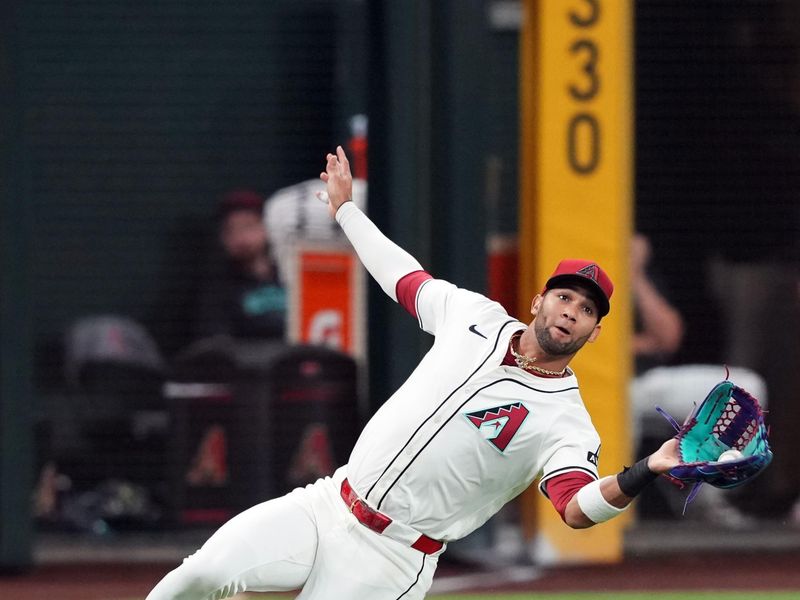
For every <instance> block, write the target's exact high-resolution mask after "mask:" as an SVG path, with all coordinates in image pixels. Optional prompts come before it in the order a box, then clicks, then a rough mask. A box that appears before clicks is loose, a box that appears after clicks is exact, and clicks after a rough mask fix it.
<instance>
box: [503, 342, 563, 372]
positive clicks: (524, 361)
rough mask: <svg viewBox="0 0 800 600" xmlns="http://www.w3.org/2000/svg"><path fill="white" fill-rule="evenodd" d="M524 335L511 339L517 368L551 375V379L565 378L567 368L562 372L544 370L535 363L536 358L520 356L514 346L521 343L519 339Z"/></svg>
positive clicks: (512, 352)
mask: <svg viewBox="0 0 800 600" xmlns="http://www.w3.org/2000/svg"><path fill="white" fill-rule="evenodd" d="M521 335H522V334H521V333H520V334H517V335H515V336H514V337H512V338H511V345H510V346H509V348H511V354H512V355H513V356H514V360H515V361H516V363H517V366H518V367H519V368H520V369H525V370H526V371H533V372H534V373H540V374H542V375H550V376H551V377H563V376H564V373H566V372H567V367H564V368H563V369H561V370H560V371H551V370H550V369H543V368H542V367H539V366H537V365H535V364H533V363H535V362H536V357H535V356H534V357H533V358H531V357H530V356H525V355H524V354H520V353H519V352H517V351H516V350H515V349H514V344H515V343H519V338H520V336H521Z"/></svg>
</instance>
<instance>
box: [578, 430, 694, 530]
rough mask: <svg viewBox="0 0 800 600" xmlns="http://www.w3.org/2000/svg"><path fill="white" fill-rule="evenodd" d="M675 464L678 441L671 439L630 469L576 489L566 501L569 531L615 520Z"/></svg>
mask: <svg viewBox="0 0 800 600" xmlns="http://www.w3.org/2000/svg"><path fill="white" fill-rule="evenodd" d="M678 462H679V460H678V440H676V439H675V438H672V439H669V440H667V441H666V442H664V443H663V444H662V445H661V447H660V448H659V449H658V450H657V451H656V452H654V453H653V454H651V455H650V456H648V457H647V458H643V459H642V460H640V461H639V462H637V463H636V464H635V465H633V466H632V467H631V468H629V469H625V470H624V471H622V472H621V473H618V474H617V475H615V476H610V477H604V478H602V479H599V480H597V481H592V482H591V483H588V484H586V485H584V486H583V487H581V488H580V489H579V490H577V491H576V492H575V493H574V495H573V496H572V498H570V500H569V502H567V505H566V508H565V510H564V515H563V517H564V521H565V522H566V523H567V525H569V526H570V527H572V528H575V529H585V528H587V527H592V526H593V525H597V524H598V523H602V522H604V521H608V520H609V519H612V518H614V517H616V516H617V515H619V514H620V513H621V512H623V511H624V510H625V509H626V508H627V507H628V505H630V503H631V502H633V499H634V498H635V497H636V496H637V495H639V493H640V492H641V491H642V490H643V489H644V488H645V487H647V486H648V485H649V484H650V483H651V482H652V481H654V480H655V479H656V478H657V477H658V476H659V475H661V474H662V473H666V472H668V471H669V470H670V469H672V468H673V467H675V466H676V465H677V464H678Z"/></svg>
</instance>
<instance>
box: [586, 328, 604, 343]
mask: <svg viewBox="0 0 800 600" xmlns="http://www.w3.org/2000/svg"><path fill="white" fill-rule="evenodd" d="M600 329H601V325H600V323H598V324H597V325H595V326H594V329H593V330H592V333H590V334H589V339H588V340H586V341H587V342H589V343H591V342H593V341H595V340H596V339H597V338H598V337H599V336H600Z"/></svg>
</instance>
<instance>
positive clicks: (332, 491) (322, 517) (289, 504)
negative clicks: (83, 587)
mask: <svg viewBox="0 0 800 600" xmlns="http://www.w3.org/2000/svg"><path fill="white" fill-rule="evenodd" d="M344 477H345V473H344V469H339V470H338V471H337V472H336V473H335V474H334V475H333V477H332V478H331V477H326V478H325V479H320V480H318V481H317V482H316V483H314V484H312V485H309V486H307V487H305V488H298V489H296V490H294V491H292V492H291V493H289V494H287V495H286V496H283V497H281V498H276V499H274V500H269V501H268V502H263V503H262V504H258V505H256V506H254V507H252V508H250V509H248V510H246V511H244V512H243V513H241V514H239V515H237V516H236V517H234V518H233V519H231V520H230V521H228V522H227V523H225V524H224V525H223V526H222V527H221V528H220V529H219V530H218V531H217V532H216V533H214V535H212V536H211V537H210V538H209V539H208V541H207V542H206V543H205V544H203V547H202V548H200V550H198V551H197V552H196V553H194V554H193V555H191V556H189V557H188V558H186V559H184V561H183V564H181V566H179V567H178V568H176V569H175V570H173V571H171V572H170V573H168V574H167V575H166V576H165V577H164V579H162V580H161V581H160V582H159V583H158V585H156V587H155V588H154V589H153V591H152V592H150V594H149V595H148V596H147V600H220V599H222V598H228V597H230V596H233V595H234V594H237V593H239V592H245V591H248V592H284V591H290V590H295V589H300V588H302V592H301V593H300V595H299V596H298V597H297V598H298V600H301V599H302V600H331V599H333V598H335V599H336V600H400V599H402V600H415V599H421V598H424V597H425V593H426V592H427V591H428V589H429V588H430V586H431V583H432V581H433V574H434V571H435V570H436V564H437V560H438V554H441V552H439V553H438V554H435V555H426V554H423V553H422V552H419V551H418V550H415V549H413V548H410V547H408V546H405V545H403V544H402V543H400V542H397V541H395V540H393V539H390V538H388V537H386V536H385V535H379V534H377V533H375V532H373V531H371V530H369V529H367V528H366V527H364V526H363V525H361V524H360V523H359V522H358V521H357V520H356V518H355V517H354V516H353V515H352V514H350V512H349V511H348V510H347V507H346V506H345V504H344V502H343V501H342V498H341V497H340V495H339V486H340V485H341V482H342V480H343V479H344Z"/></svg>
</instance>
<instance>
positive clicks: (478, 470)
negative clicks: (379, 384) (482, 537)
mask: <svg viewBox="0 0 800 600" xmlns="http://www.w3.org/2000/svg"><path fill="white" fill-rule="evenodd" d="M416 308H417V314H418V316H419V324H420V327H421V328H422V329H423V330H425V331H427V332H428V333H431V334H433V335H435V336H436V340H435V342H434V345H433V347H432V348H431V350H430V351H429V352H428V354H427V355H426V356H425V358H424V359H423V360H422V362H421V363H420V364H419V366H418V367H417V368H416V369H415V371H414V372H413V373H412V375H411V376H410V377H409V378H408V380H407V381H406V382H405V383H404V384H403V385H402V386H401V387H400V389H399V390H397V392H396V393H395V394H394V395H393V396H392V397H391V398H390V399H389V400H388V401H387V402H386V403H385V404H384V405H383V406H382V407H381V408H380V409H379V410H378V412H377V413H376V414H375V415H374V416H373V418H372V419H371V420H370V422H369V423H368V425H367V426H366V428H365V429H364V431H363V433H362V434H361V437H360V438H359V440H358V442H357V443H356V446H355V448H354V449H353V452H352V454H351V457H350V460H349V462H348V466H347V475H348V478H349V480H350V483H351V484H352V486H353V488H354V489H355V490H356V491H357V492H358V493H359V494H360V495H361V496H362V498H365V499H366V500H367V501H368V502H369V504H370V505H371V506H373V507H374V508H376V509H377V510H380V511H381V512H383V513H385V514H387V515H388V516H390V517H391V518H392V519H396V520H399V521H401V522H403V523H405V524H407V525H410V526H411V527H413V528H414V529H416V530H418V531H420V532H423V533H425V534H426V535H428V536H430V537H432V538H434V539H439V540H442V541H450V540H455V539H459V538H461V537H463V536H465V535H467V534H468V533H470V532H471V531H473V530H474V529H475V528H477V527H479V526H480V525H482V524H483V523H484V522H485V521H486V520H487V519H488V518H489V517H491V516H492V515H493V514H494V513H495V512H497V511H498V510H499V509H500V508H501V507H502V506H503V505H504V504H505V503H506V502H508V501H509V500H510V499H511V498H513V497H514V496H516V495H517V494H519V493H520V492H522V491H523V490H524V489H525V488H527V487H528V486H529V485H530V484H531V482H532V481H533V480H534V479H535V478H536V477H537V475H539V474H541V475H542V478H541V483H540V486H541V485H542V484H543V483H544V482H546V481H547V480H548V479H549V478H550V477H552V476H554V475H558V474H560V473H564V472H567V471H583V472H585V473H587V474H589V475H590V476H591V477H593V478H595V479H596V478H597V465H596V462H597V454H598V449H599V446H600V439H599V436H598V434H597V431H596V430H595V428H594V426H593V425H592V422H591V419H590V417H589V414H588V413H587V411H586V409H585V407H584V405H583V402H582V400H581V397H580V393H579V391H578V381H577V379H576V377H575V375H574V374H571V373H570V375H569V376H567V377H563V378H557V379H549V378H542V377H537V376H535V375H532V374H530V373H528V372H526V371H523V370H522V369H519V368H516V367H509V366H503V365H502V364H501V362H502V360H503V358H504V357H505V355H506V352H507V350H508V344H509V341H510V339H511V336H512V334H514V333H515V332H517V331H520V330H522V329H525V328H526V325H525V324H523V323H521V322H519V321H517V320H515V319H512V318H510V317H509V315H508V314H507V313H506V312H505V310H504V309H503V308H502V307H501V306H500V305H499V304H498V303H496V302H492V301H491V300H489V299H487V298H485V297H484V296H481V295H480V294H476V293H473V292H469V291H466V290H461V289H458V288H457V287H456V286H454V285H452V284H450V283H447V282H445V281H442V280H436V279H431V280H428V281H426V282H425V283H423V284H422V286H421V287H420V289H419V292H418V294H417V298H416Z"/></svg>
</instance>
